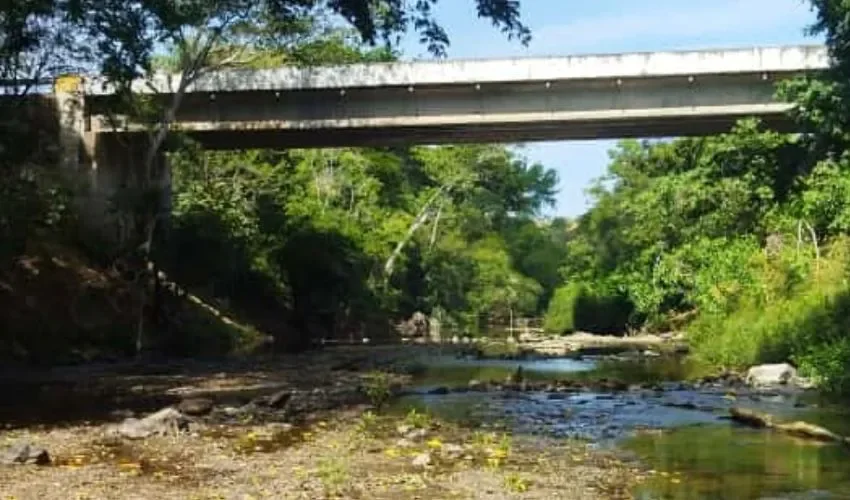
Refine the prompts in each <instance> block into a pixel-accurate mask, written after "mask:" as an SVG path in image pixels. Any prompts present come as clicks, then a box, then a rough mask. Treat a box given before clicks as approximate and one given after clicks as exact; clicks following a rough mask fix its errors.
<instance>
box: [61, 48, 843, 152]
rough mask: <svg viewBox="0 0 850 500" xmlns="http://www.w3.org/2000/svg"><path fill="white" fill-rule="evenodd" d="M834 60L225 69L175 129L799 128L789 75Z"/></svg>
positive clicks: (543, 132)
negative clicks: (756, 120) (753, 122)
mask: <svg viewBox="0 0 850 500" xmlns="http://www.w3.org/2000/svg"><path fill="white" fill-rule="evenodd" d="M827 66H828V59H827V54H826V50H825V48H824V47H823V46H817V45H813V46H785V47H755V48H746V49H733V50H695V51H682V52H655V53H631V54H612V55H577V56H568V57H547V58H520V59H493V60H466V61H462V60H461V61H451V60H450V61H441V62H402V63H385V64H354V65H347V66H336V67H317V68H292V67H287V68H281V69H272V70H249V71H222V72H219V73H215V74H210V75H208V76H207V77H205V78H204V79H202V80H200V81H198V82H196V83H195V84H194V85H192V86H191V87H190V88H189V89H188V92H187V94H186V96H185V100H184V102H183V105H182V106H181V108H180V110H179V112H178V114H177V119H176V123H175V126H176V127H179V128H180V129H181V130H184V131H187V132H189V133H190V134H191V135H193V136H194V137H195V138H197V139H198V140H200V141H201V142H202V143H203V144H205V145H206V146H207V147H209V148H215V149H234V148H236V149H241V148H252V147H271V148H275V147H328V146H369V145H371V146H376V145H392V144H414V143H426V144H437V143H446V142H452V143H457V142H468V141H474V142H520V141H540V140H567V139H595V138H627V137H658V136H667V137H669V136H686V135H706V134H714V133H720V132H724V131H728V130H729V128H730V127H731V126H732V125H733V124H734V122H735V121H736V120H738V119H740V118H743V117H748V116H757V117H760V118H762V119H763V120H764V121H765V122H766V123H767V124H768V125H770V126H773V127H775V128H778V129H789V127H790V124H789V123H788V121H787V119H786V116H785V112H786V111H787V110H788V109H789V107H790V105H789V104H787V103H781V102H776V100H775V99H774V90H775V84H776V82H778V81H780V80H783V79H786V78H788V77H792V76H795V75H798V74H800V73H802V72H804V71H809V70H822V69H825V68H826V67H827ZM176 85H177V81H176V78H174V77H172V76H170V75H158V76H157V77H156V78H155V79H154V81H153V83H152V84H151V83H149V82H137V83H136V84H134V88H135V89H136V91H138V92H140V93H157V94H159V95H161V96H162V97H163V98H168V97H170V95H171V94H172V93H173V92H174V89H175V88H176ZM110 93H111V89H109V88H108V86H105V85H104V84H103V83H102V82H99V81H91V82H87V83H86V84H85V85H84V88H83V97H82V98H83V99H84V101H85V106H83V107H82V109H84V110H85V111H84V113H83V114H82V115H81V116H79V117H78V118H79V119H80V120H81V121H80V122H78V123H76V124H73V123H71V124H69V125H70V126H72V127H76V128H78V129H79V130H80V132H81V133H84V134H102V133H111V131H112V128H111V125H109V124H107V123H106V121H105V120H104V119H103V114H104V103H105V100H106V98H107V97H108V95H109V94H110ZM126 126H127V128H126V129H125V130H133V129H134V128H137V127H135V126H133V125H132V124H127V125H126Z"/></svg>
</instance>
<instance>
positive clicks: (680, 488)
mask: <svg viewBox="0 0 850 500" xmlns="http://www.w3.org/2000/svg"><path fill="white" fill-rule="evenodd" d="M426 366H427V369H426V370H424V372H423V373H421V374H420V375H419V376H418V378H417V381H416V384H415V387H416V389H415V391H414V392H413V393H412V394H408V395H406V396H404V397H402V398H400V399H399V400H398V401H397V402H396V403H395V404H396V408H397V409H398V410H399V411H407V410H408V409H410V408H418V409H422V410H428V411H430V412H432V413H434V414H437V415H439V416H441V417H443V418H447V419H453V420H456V421H461V422H466V423H470V424H475V425H481V424H485V425H504V426H506V427H508V428H510V429H512V430H513V431H514V432H516V433H530V434H536V435H549V436H559V437H564V438H577V439H585V440H588V441H590V442H592V443H593V444H594V445H595V446H600V447H613V448H614V449H615V450H617V451H618V452H619V453H621V454H622V455H623V456H624V458H626V459H629V460H635V461H636V462H637V463H639V464H641V465H642V466H643V467H644V468H645V469H647V470H648V471H649V477H650V479H649V480H648V481H646V482H644V483H643V484H642V485H641V486H639V487H638V489H637V490H636V491H635V492H634V494H635V496H636V498H639V499H641V500H649V499H677V500H678V499H688V500H692V499H709V498H712V499H714V498H722V499H768V498H770V499H774V498H824V499H827V498H828V499H838V498H847V499H850V447H842V446H840V445H835V444H823V443H814V442H811V441H805V440H801V439H795V438H792V437H789V436H785V435H780V434H777V433H773V432H770V431H764V430H756V429H750V428H746V427H742V426H739V425H737V424H735V423H733V422H731V421H730V420H729V419H728V409H729V408H730V407H731V406H739V407H746V408H752V409H757V410H760V411H764V412H767V413H770V414H772V415H775V416H777V417H780V418H788V419H795V420H796V419H799V420H805V421H807V422H811V423H815V424H819V425H823V426H825V427H827V428H828V429H830V430H833V431H834V432H837V433H839V434H843V435H848V434H850V407H847V406H840V405H835V404H828V403H826V402H824V401H822V400H820V398H819V397H818V396H817V395H815V394H811V393H800V392H793V391H772V392H754V391H749V390H747V389H741V388H738V389H735V390H732V389H730V388H729V387H728V386H725V385H723V384H722V383H715V384H712V383H707V384H696V385H695V384H693V383H684V382H683V380H684V379H686V378H687V377H688V375H689V373H690V371H691V366H690V365H689V364H688V363H687V362H686V361H684V360H682V359H681V358H672V357H656V358H643V357H638V358H632V359H628V358H624V359H614V360H612V359H610V358H597V359H587V358H585V359H581V360H576V359H550V360H539V361H514V360H477V359H461V358H454V357H440V358H432V359H429V360H428V361H427V362H426ZM519 366H521V367H522V372H523V376H524V378H525V379H526V380H528V381H537V382H540V381H544V382H545V381H551V382H553V384H554V383H556V382H558V381H561V382H563V381H565V380H579V381H583V382H584V383H587V382H591V381H599V380H601V379H605V380H617V381H619V382H621V384H620V390H610V391H608V390H604V391H603V390H598V389H596V390H593V389H589V388H588V387H589V386H593V384H588V386H585V387H582V388H581V389H579V390H570V391H559V390H555V389H553V388H549V389H547V390H516V389H510V388H502V389H498V388H497V389H496V390H488V391H480V390H470V387H474V386H476V385H478V383H479V382H487V381H495V382H499V383H501V382H504V381H505V380H506V378H509V377H510V376H511V375H512V374H514V373H515V372H516V370H517V368H518V367H519ZM471 381H477V382H472V384H470V382H471ZM555 385H557V384H555ZM597 385H598V384H597ZM579 386H581V384H579ZM553 387H554V385H553Z"/></svg>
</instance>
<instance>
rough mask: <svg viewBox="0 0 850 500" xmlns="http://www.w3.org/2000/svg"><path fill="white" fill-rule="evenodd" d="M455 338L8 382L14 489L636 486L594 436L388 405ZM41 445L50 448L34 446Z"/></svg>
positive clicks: (318, 494) (527, 492) (408, 494)
mask: <svg viewBox="0 0 850 500" xmlns="http://www.w3.org/2000/svg"><path fill="white" fill-rule="evenodd" d="M445 353H446V351H445V349H443V348H440V347H437V348H435V347H405V348H399V346H388V347H344V348H334V349H328V350H325V351H323V352H316V353H311V354H307V355H303V356H289V357H277V358H270V359H265V360H251V361H250V362H244V363H240V362H230V363H211V364H203V363H191V364H176V363H168V364H160V365H144V366H138V365H137V366H131V365H124V366H112V367H108V366H104V367H100V368H93V367H88V368H87V369H83V368H66V369H61V370H54V371H52V372H45V373H38V374H36V373H27V374H23V373H21V374H16V375H12V376H7V377H6V378H5V379H4V380H3V382H2V384H0V388H2V389H3V390H4V391H5V395H6V401H7V403H10V404H7V405H3V407H2V412H0V413H2V417H0V418H2V422H3V425H4V427H5V430H4V431H2V433H0V451H2V455H0V460H2V461H4V462H5V465H3V466H0V485H2V487H0V490H2V494H3V495H4V497H3V498H17V499H30V498H32V499H51V498H57V499H59V498H62V499H66V498H91V499H95V498H97V499H100V498H122V499H135V498H139V499H142V498H145V499H147V498H181V499H183V498H233V499H237V498H239V499H242V498H309V499H315V498H370V499H382V498H385V499H398V498H483V497H486V498H513V497H515V496H517V495H522V496H523V497H524V498H541V499H542V498H553V497H555V498H557V497H561V498H627V497H628V496H629V493H628V492H629V490H630V489H631V487H632V486H633V484H634V483H635V482H636V481H638V480H640V477H641V473H640V471H639V470H638V468H637V467H636V466H634V465H627V464H625V463H624V462H623V461H622V460H620V459H619V458H617V457H616V455H615V454H614V453H609V452H601V451H594V450H592V449H591V448H590V447H588V445H587V444H586V443H577V442H572V441H564V440H551V439H550V440H548V441H546V443H545V446H544V448H545V450H546V451H545V452H544V453H541V452H540V450H541V446H543V445H542V443H543V441H541V439H540V438H535V437H533V436H522V435H516V434H514V433H513V432H512V431H511V430H510V429H506V428H503V427H499V426H498V425H496V424H495V423H492V424H482V425H477V426H474V427H470V426H464V425H461V424H459V423H457V422H451V421H448V420H444V419H440V418H439V417H435V416H429V415H428V414H426V413H417V412H416V411H406V412H401V413H394V412H391V411H390V412H378V411H377V410H376V408H375V407H374V405H375V404H376V403H381V402H383V401H385V400H386V399H387V397H388V396H389V397H391V396H392V394H393V393H395V392H400V391H401V390H402V389H403V388H404V387H405V385H406V384H409V383H410V381H411V375H410V373H416V372H417V371H419V370H421V365H420V362H421V361H420V360H422V359H431V358H433V357H434V356H440V355H444V354H445ZM30 450H33V451H36V450H37V451H38V452H39V453H42V452H43V453H44V455H45V456H44V457H43V458H42V459H40V460H38V461H35V460H30V459H29V458H28V453H29V452H30Z"/></svg>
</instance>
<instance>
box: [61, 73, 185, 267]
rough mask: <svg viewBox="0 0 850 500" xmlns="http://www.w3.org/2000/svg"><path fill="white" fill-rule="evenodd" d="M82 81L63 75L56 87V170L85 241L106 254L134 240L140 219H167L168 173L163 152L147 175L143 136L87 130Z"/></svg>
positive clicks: (146, 145)
mask: <svg viewBox="0 0 850 500" xmlns="http://www.w3.org/2000/svg"><path fill="white" fill-rule="evenodd" d="M83 89H84V87H83V85H82V79H81V78H79V77H76V76H69V77H63V78H60V79H58V80H57V82H56V85H55V89H54V92H55V105H56V108H57V109H56V111H57V116H58V119H59V134H58V135H59V137H58V141H59V147H60V157H59V168H60V171H61V173H62V175H63V177H64V178H65V180H66V182H67V184H68V185H69V186H70V188H71V189H72V190H73V192H74V201H75V205H74V208H75V211H76V214H77V216H78V221H79V226H80V229H81V230H82V232H83V233H84V237H85V238H87V239H88V240H90V241H92V242H96V243H97V244H98V245H104V246H105V247H104V248H103V249H104V250H105V251H106V252H107V253H112V252H115V251H119V250H120V249H122V248H124V247H125V246H126V245H127V244H128V243H131V242H134V241H137V240H138V234H139V231H140V230H141V228H142V227H143V226H144V224H145V221H146V220H149V219H151V218H154V217H155V218H158V219H160V220H161V219H163V218H164V217H166V218H167V214H168V211H169V210H170V203H169V201H170V200H169V199H168V197H169V196H170V172H169V171H168V162H167V159H166V155H165V153H164V152H163V151H158V152H157V153H156V154H155V156H154V159H153V164H152V165H151V168H150V171H148V168H147V165H146V164H145V163H146V158H147V156H148V154H150V153H149V149H150V139H149V135H148V134H147V133H146V132H131V133H126V132H121V131H118V130H116V131H101V130H91V127H90V126H89V124H88V123H87V116H86V115H87V113H86V95H85V93H84V91H83Z"/></svg>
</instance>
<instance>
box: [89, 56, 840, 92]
mask: <svg viewBox="0 0 850 500" xmlns="http://www.w3.org/2000/svg"><path fill="white" fill-rule="evenodd" d="M826 67H828V57H827V52H826V49H825V47H823V46H821V45H794V46H781V47H752V48H744V49H725V50H724V49H719V50H718V49H714V50H691V51H669V52H638V53H623V54H599V55H574V56H565V57H530V58H514V59H470V60H447V61H422V62H397V63H370V64H350V65H342V66H318V67H309V68H306V67H302V68H299V67H284V68H277V69H263V70H228V71H219V72H216V73H212V74H210V75H207V76H206V77H204V78H203V79H201V80H199V81H198V82H196V83H195V84H194V85H193V86H192V87H190V89H189V91H190V92H245V91H275V90H279V91H285V90H320V89H342V88H374V87H407V86H411V85H412V86H417V85H426V86H430V85H475V84H481V85H485V84H488V83H496V82H534V81H540V82H545V81H558V80H582V79H605V78H649V77H655V76H658V77H663V76H676V75H694V76H698V75H705V74H713V75H721V74H736V73H796V72H800V71H805V70H820V69H825V68H826ZM176 85H177V79H176V78H175V77H174V76H173V75H165V74H161V75H157V77H156V78H155V79H154V83H153V86H152V87H151V86H150V85H149V84H148V83H146V82H141V81H140V82H136V83H135V84H134V89H135V90H136V91H138V92H143V93H151V92H154V91H156V92H164V93H167V92H173V91H174V89H176ZM154 89H155V90H154ZM86 93H87V94H89V95H98V94H108V93H111V89H109V88H108V87H105V86H104V84H103V82H102V81H97V80H94V81H90V82H88V83H87V85H86Z"/></svg>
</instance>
